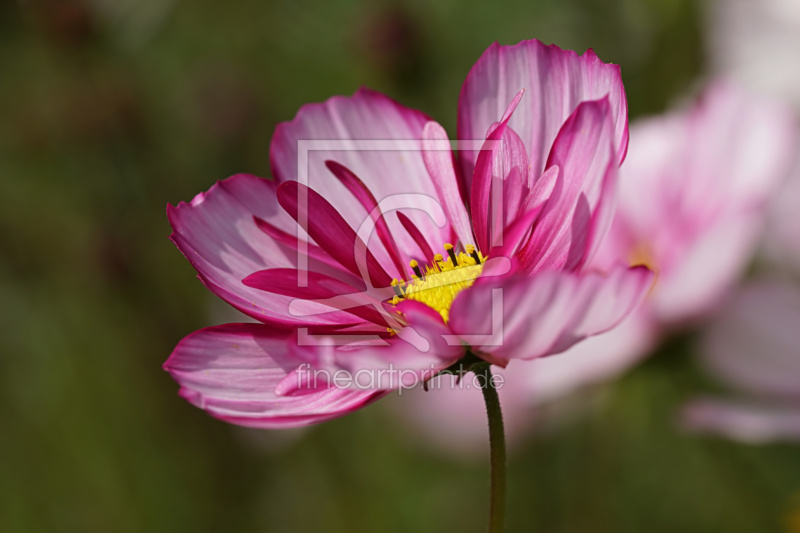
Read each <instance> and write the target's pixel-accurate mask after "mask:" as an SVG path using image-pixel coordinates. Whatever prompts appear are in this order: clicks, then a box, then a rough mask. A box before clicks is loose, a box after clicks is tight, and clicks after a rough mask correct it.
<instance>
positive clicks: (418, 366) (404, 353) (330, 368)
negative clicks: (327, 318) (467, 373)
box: [294, 300, 464, 389]
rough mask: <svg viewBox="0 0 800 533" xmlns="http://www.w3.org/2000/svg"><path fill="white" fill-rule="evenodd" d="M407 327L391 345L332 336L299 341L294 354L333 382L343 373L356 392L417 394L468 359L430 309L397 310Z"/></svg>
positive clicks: (402, 306)
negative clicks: (412, 390)
mask: <svg viewBox="0 0 800 533" xmlns="http://www.w3.org/2000/svg"><path fill="white" fill-rule="evenodd" d="M396 308H397V310H398V311H400V312H401V313H402V314H403V315H404V316H405V322H406V325H405V327H399V328H397V329H396V330H395V331H396V334H395V335H393V336H391V337H389V338H388V339H371V340H364V341H356V342H348V339H347V338H344V339H342V338H339V339H337V337H336V336H334V335H329V336H315V337H309V338H308V339H301V342H298V344H297V345H296V346H294V353H296V354H297V355H298V357H300V358H301V359H303V360H305V361H307V362H308V363H310V364H311V366H312V367H314V368H316V369H320V370H324V371H327V373H328V376H331V377H332V379H334V380H335V378H336V375H337V373H340V372H344V373H346V375H347V376H348V377H349V378H351V382H350V386H351V387H354V388H370V389H372V388H379V389H398V388H400V389H402V388H406V389H408V388H414V387H416V386H419V385H421V384H422V383H423V382H424V381H425V380H427V379H430V378H431V377H433V376H434V375H435V374H436V372H438V371H439V370H442V369H444V368H447V367H448V366H450V365H451V364H453V363H454V362H455V361H457V360H458V359H459V358H461V357H462V356H463V355H464V346H463V344H462V343H461V342H460V341H459V339H458V338H457V337H455V336H453V335H450V330H449V329H448V328H447V326H446V325H445V324H444V322H443V321H442V317H441V315H439V313H438V312H436V311H435V310H433V309H431V308H430V307H428V306H427V305H425V304H423V303H420V302H415V301H413V300H404V301H402V302H400V303H399V304H398V305H397V306H396Z"/></svg>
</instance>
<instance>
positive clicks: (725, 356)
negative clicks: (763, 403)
mask: <svg viewBox="0 0 800 533" xmlns="http://www.w3.org/2000/svg"><path fill="white" fill-rule="evenodd" d="M798 325H800V289H798V288H797V286H796V285H795V284H794V283H790V282H786V281H780V280H762V281H759V282H755V283H752V284H750V285H746V286H745V287H744V288H743V289H741V290H740V291H739V292H738V293H737V294H736V295H735V296H734V297H733V298H732V299H731V300H730V301H729V302H728V303H727V305H725V307H724V308H723V309H722V310H721V311H720V312H719V313H718V315H717V319H716V320H715V321H714V322H713V323H712V324H711V326H710V327H709V329H708V331H707V332H706V334H705V336H704V337H703V340H702V352H701V355H702V357H703V359H702V361H703V363H704V365H705V366H706V368H707V369H708V370H709V371H710V372H711V373H712V374H713V375H714V376H715V377H717V378H718V379H720V380H721V381H724V382H725V383H728V384H729V385H732V386H734V387H736V388H740V389H743V390H745V391H747V392H749V393H753V394H761V395H767V396H781V395H782V396H790V397H794V398H800V328H798ZM798 409H799V410H800V406H798Z"/></svg>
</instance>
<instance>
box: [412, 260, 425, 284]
mask: <svg viewBox="0 0 800 533" xmlns="http://www.w3.org/2000/svg"><path fill="white" fill-rule="evenodd" d="M408 265H409V266H410V267H411V270H413V271H414V274H416V275H417V277H418V278H420V279H424V276H423V275H422V270H421V269H420V268H419V263H417V260H416V259H412V260H411V262H410V263H408Z"/></svg>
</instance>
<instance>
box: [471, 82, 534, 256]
mask: <svg viewBox="0 0 800 533" xmlns="http://www.w3.org/2000/svg"><path fill="white" fill-rule="evenodd" d="M519 96H520V95H518V97H519ZM515 101H516V100H515ZM514 107H515V103H514V102H512V104H511V105H510V106H509V109H508V110H507V111H506V113H505V114H504V115H503V117H504V120H503V121H502V122H500V123H498V124H496V125H494V126H493V128H492V130H491V131H490V133H489V134H488V135H487V137H486V142H485V143H484V147H483V149H482V150H481V152H480V154H479V155H478V159H477V162H476V165H475V173H474V176H473V180H472V192H471V196H470V198H471V204H470V210H471V212H472V218H473V226H474V231H475V237H476V240H477V243H478V247H479V248H480V249H482V250H488V249H490V248H491V247H493V246H499V245H502V234H501V232H502V231H503V229H504V228H505V227H506V226H508V225H509V224H511V223H512V222H513V221H514V220H515V219H516V218H517V216H518V215H519V210H520V208H521V205H522V203H523V201H524V199H525V198H526V197H527V196H528V194H529V190H530V187H531V183H530V182H529V175H528V172H529V168H528V157H527V154H526V153H525V146H524V145H523V143H522V140H521V139H520V138H519V136H518V135H517V133H516V132H515V131H513V130H512V129H511V128H509V127H507V121H508V120H509V119H510V118H511V116H512V114H513V113H512V109H513V108H514Z"/></svg>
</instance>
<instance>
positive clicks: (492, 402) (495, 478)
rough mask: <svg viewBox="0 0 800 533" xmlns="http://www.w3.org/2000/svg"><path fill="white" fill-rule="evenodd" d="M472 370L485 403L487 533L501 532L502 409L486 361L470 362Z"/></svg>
mask: <svg viewBox="0 0 800 533" xmlns="http://www.w3.org/2000/svg"><path fill="white" fill-rule="evenodd" d="M472 371H473V372H475V375H476V376H477V377H478V382H479V383H480V385H481V391H483V401H484V402H485V403H486V414H487V415H488V418H489V448H490V452H489V454H490V462H491V471H492V473H491V476H492V486H491V498H490V500H489V533H502V532H503V530H504V528H505V520H506V516H505V514H506V437H505V431H504V430H503V412H502V410H501V409H500V398H499V397H498V396H497V388H496V387H495V384H494V382H493V381H492V370H491V365H490V364H489V363H480V364H476V365H473V367H472Z"/></svg>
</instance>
